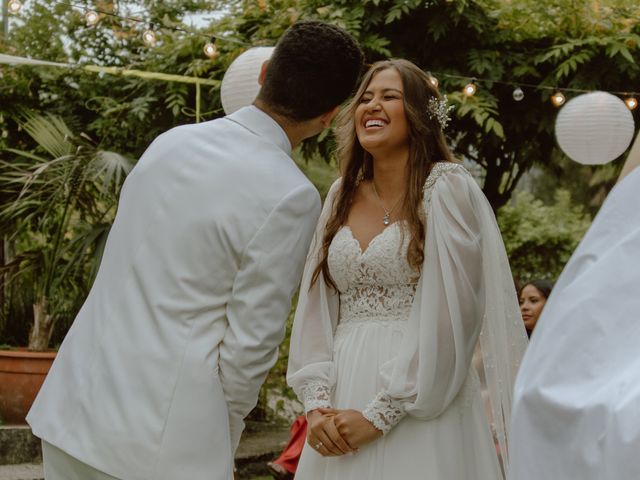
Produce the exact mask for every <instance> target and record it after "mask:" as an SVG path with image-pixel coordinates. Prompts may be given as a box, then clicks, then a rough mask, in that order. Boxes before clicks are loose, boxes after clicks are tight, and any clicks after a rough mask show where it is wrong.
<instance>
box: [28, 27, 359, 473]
mask: <svg viewBox="0 0 640 480" xmlns="http://www.w3.org/2000/svg"><path fill="white" fill-rule="evenodd" d="M362 61H363V58H362V52H361V50H360V48H359V47H358V45H357V43H356V42H355V40H354V39H353V38H352V37H350V36H349V35H348V34H347V33H346V32H344V31H343V30H341V29H339V28H337V27H334V26H331V25H328V24H325V23H321V22H301V23H298V24H295V25H293V26H292V27H291V28H290V29H289V30H288V31H287V32H286V33H285V34H284V35H283V37H282V38H281V39H280V41H279V42H278V45H277V46H276V49H275V50H274V53H273V55H272V57H271V60H270V63H269V64H268V66H263V71H262V73H261V81H262V85H263V86H262V89H261V92H260V93H259V95H258V98H257V99H256V101H255V103H254V105H253V106H250V107H245V108H243V109H241V110H239V111H237V112H235V113H234V114H232V115H230V116H227V117H225V118H222V119H218V120H214V121H211V122H206V123H201V124H197V125H188V126H182V127H178V128H175V129H173V130H171V131H169V132H167V133H165V134H163V135H161V136H160V137H158V138H157V139H156V140H155V141H154V142H153V143H152V144H151V146H150V147H149V148H148V149H147V151H146V152H145V154H144V155H143V156H142V158H141V159H140V160H139V162H138V164H137V166H136V168H135V169H134V170H133V171H132V172H131V174H130V175H129V177H128V178H127V180H126V182H125V185H124V187H123V189H122V193H121V197H120V204H119V208H118V214H117V216H116V219H115V222H114V224H113V227H112V229H111V233H110V234H109V239H108V241H107V244H106V247H105V251H104V256H103V259H102V264H101V266H100V270H99V272H98V275H97V277H96V280H95V283H94V285H93V288H92V290H91V292H90V294H89V296H88V298H87V300H86V302H85V304H84V306H83V307H82V309H81V310H80V313H79V314H78V316H77V318H76V320H75V322H74V324H73V326H72V328H71V330H70V331H69V333H68V335H67V337H66V338H65V341H64V343H63V344H62V346H61V348H60V351H59V353H58V356H57V359H56V361H55V363H54V365H53V367H52V369H51V372H50V373H49V375H48V377H47V379H46V381H45V383H44V385H43V387H42V389H41V391H40V394H39V395H38V398H37V399H36V401H35V403H34V406H33V408H32V409H31V412H30V413H29V415H28V417H27V420H28V422H29V424H30V425H31V427H32V429H33V432H34V433H35V434H36V435H37V436H38V437H40V438H41V439H42V440H43V455H44V469H45V478H46V479H47V480H61V479H65V480H69V479H78V480H92V479H114V478H115V479H123V480H129V479H131V480H143V479H144V480H181V479H189V480H199V479H202V480H204V479H207V480H229V479H231V478H232V475H233V474H232V470H233V457H234V452H235V450H236V447H237V445H238V442H239V440H240V435H241V433H242V430H243V428H244V423H243V418H244V417H245V416H246V415H247V414H248V413H249V412H250V410H251V409H252V408H253V407H254V406H255V404H256V400H257V396H258V391H259V389H260V386H261V384H262V382H263V381H264V378H265V376H266V374H267V372H268V371H269V368H270V367H271V366H272V365H273V363H274V362H275V360H276V357H277V353H278V352H277V348H278V344H279V343H280V342H281V340H282V338H283V333H284V321H285V318H286V316H287V313H288V311H289V308H290V301H291V296H292V293H293V291H294V289H295V288H296V286H297V285H298V282H299V280H300V275H301V271H302V265H303V260H304V256H305V254H306V252H307V248H308V244H309V242H310V240H311V235H312V231H313V229H314V227H315V223H316V220H317V217H318V215H319V211H320V200H319V198H318V194H317V192H316V190H315V189H314V187H313V185H312V184H311V183H310V182H309V181H308V180H307V179H306V178H305V176H304V175H303V174H302V173H301V172H300V170H298V168H297V167H296V165H295V163H294V162H293V160H292V159H291V150H292V149H293V148H295V147H296V146H297V145H298V144H299V143H300V142H301V141H302V140H304V139H305V138H309V137H312V136H314V135H316V134H318V133H319V132H320V131H322V130H323V129H325V128H327V127H328V126H329V124H330V122H331V120H332V118H333V116H334V115H335V113H336V112H337V109H338V106H339V105H340V104H341V103H342V102H343V101H344V100H345V99H346V98H347V96H348V95H349V94H350V93H351V91H352V89H353V87H354V86H355V83H356V80H357V78H358V76H359V73H360V70H361V68H362Z"/></svg>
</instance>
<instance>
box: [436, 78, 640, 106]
mask: <svg viewBox="0 0 640 480" xmlns="http://www.w3.org/2000/svg"><path fill="white" fill-rule="evenodd" d="M429 77H430V80H431V83H432V84H433V85H434V86H435V87H436V88H437V87H438V85H439V83H440V82H439V81H438V78H437V77H445V78H455V79H462V80H468V81H469V83H467V84H466V85H465V86H464V88H463V89H462V92H463V93H464V94H465V95H466V96H467V97H472V96H474V95H475V94H476V92H477V91H478V83H481V82H486V83H496V84H498V85H506V86H511V87H514V88H513V94H512V96H513V99H514V100H515V101H516V102H520V101H522V100H523V99H524V90H522V87H525V88H531V89H536V90H549V91H552V92H553V93H552V94H551V96H550V97H549V98H550V100H551V103H552V104H553V105H554V106H556V107H561V106H562V105H563V104H564V103H565V102H566V101H567V98H566V96H565V95H564V93H563V92H567V93H590V92H592V91H593V90H587V89H583V88H571V87H551V86H549V85H536V84H533V83H516V82H506V81H503V80H493V79H484V78H476V77H468V76H463V75H454V74H450V73H443V72H429ZM607 93H611V94H612V95H619V96H622V97H625V99H624V102H625V104H626V105H627V108H628V109H629V110H635V109H636V108H637V107H638V99H637V98H636V97H637V96H638V95H639V94H638V92H618V91H608V92H607Z"/></svg>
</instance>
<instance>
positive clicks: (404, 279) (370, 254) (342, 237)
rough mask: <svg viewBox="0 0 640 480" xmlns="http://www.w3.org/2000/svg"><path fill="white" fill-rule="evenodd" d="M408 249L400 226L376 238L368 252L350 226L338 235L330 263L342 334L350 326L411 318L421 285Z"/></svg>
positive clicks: (331, 248) (332, 246)
mask: <svg viewBox="0 0 640 480" xmlns="http://www.w3.org/2000/svg"><path fill="white" fill-rule="evenodd" d="M408 245H409V235H408V234H406V233H404V232H403V228H402V224H401V223H400V222H396V223H393V224H392V225H390V226H389V227H387V228H385V229H384V230H383V231H382V232H381V233H379V234H378V235H377V236H376V237H374V238H373V239H372V240H371V242H370V244H369V246H368V247H367V249H366V250H365V251H364V252H363V251H362V249H361V248H360V244H359V243H358V241H357V240H356V239H355V238H354V236H353V233H352V232H351V229H350V228H349V227H348V226H345V227H343V228H341V229H340V230H339V231H338V233H337V234H336V236H335V237H334V239H333V241H332V242H331V246H330V247H329V256H328V259H327V260H328V264H329V271H330V272H331V276H332V278H333V280H334V281H335V283H336V286H337V287H338V291H339V293H340V316H339V322H338V325H339V326H338V330H339V331H340V330H343V329H344V328H345V327H348V326H349V325H348V324H350V323H351V324H353V323H356V322H385V323H386V322H398V321H404V320H406V319H407V318H408V316H409V312H410V310H411V304H412V302H413V297H414V294H415V291H416V284H417V281H418V273H417V272H416V271H415V270H414V269H412V268H411V266H410V265H409V263H408V261H407V248H408ZM339 331H337V332H336V335H339Z"/></svg>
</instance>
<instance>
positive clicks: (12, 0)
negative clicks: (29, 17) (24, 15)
mask: <svg viewBox="0 0 640 480" xmlns="http://www.w3.org/2000/svg"><path fill="white" fill-rule="evenodd" d="M7 8H8V10H9V13H13V14H14V15H15V14H17V13H19V12H20V9H21V8H22V2H20V0H9V3H8V4H7Z"/></svg>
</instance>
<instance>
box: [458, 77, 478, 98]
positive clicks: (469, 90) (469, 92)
mask: <svg viewBox="0 0 640 480" xmlns="http://www.w3.org/2000/svg"><path fill="white" fill-rule="evenodd" d="M475 81H476V79H475V78H472V79H471V81H470V82H469V83H467V85H466V86H465V87H464V89H463V90H462V91H463V92H464V94H465V95H466V96H467V97H473V96H474V95H475V93H476V92H477V91H478V87H476V84H475Z"/></svg>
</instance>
